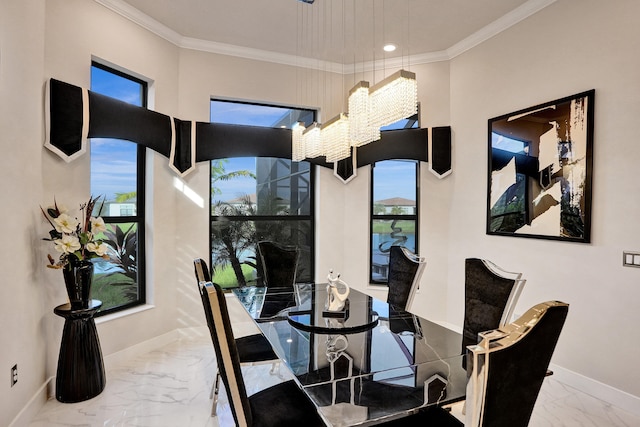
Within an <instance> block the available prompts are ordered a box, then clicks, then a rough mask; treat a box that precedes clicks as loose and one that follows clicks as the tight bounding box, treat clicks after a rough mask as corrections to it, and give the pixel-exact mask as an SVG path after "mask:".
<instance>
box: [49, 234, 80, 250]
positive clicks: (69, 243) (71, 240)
mask: <svg viewBox="0 0 640 427" xmlns="http://www.w3.org/2000/svg"><path fill="white" fill-rule="evenodd" d="M53 243H54V244H55V245H56V251H58V252H60V253H63V254H71V253H74V252H75V251H77V250H80V240H78V238H77V237H76V236H62V239H57V240H54V241H53Z"/></svg>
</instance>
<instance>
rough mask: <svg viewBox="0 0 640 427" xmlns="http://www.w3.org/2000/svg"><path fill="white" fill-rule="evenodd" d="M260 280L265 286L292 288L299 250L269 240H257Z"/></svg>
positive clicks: (292, 246)
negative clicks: (260, 266) (260, 268)
mask: <svg viewBox="0 0 640 427" xmlns="http://www.w3.org/2000/svg"><path fill="white" fill-rule="evenodd" d="M258 253H259V256H260V263H261V265H262V275H263V277H262V280H263V284H264V285H265V286H266V287H267V288H292V287H293V285H294V284H295V282H296V272H297V269H298V259H299V258H300V250H299V248H298V247H297V246H294V245H282V244H280V243H276V242H272V241H270V240H262V241H260V242H258Z"/></svg>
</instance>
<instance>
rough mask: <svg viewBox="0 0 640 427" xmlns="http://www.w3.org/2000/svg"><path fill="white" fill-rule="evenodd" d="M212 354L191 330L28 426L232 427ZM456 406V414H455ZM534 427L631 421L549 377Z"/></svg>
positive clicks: (251, 374) (261, 375)
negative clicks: (215, 396) (215, 386)
mask: <svg viewBox="0 0 640 427" xmlns="http://www.w3.org/2000/svg"><path fill="white" fill-rule="evenodd" d="M215 367H216V366H215V361H214V351H213V346H212V344H211V340H210V337H209V335H208V330H207V329H206V328H202V329H199V328H198V329H195V330H189V331H188V332H186V333H184V334H183V336H182V337H181V338H180V339H179V340H177V341H175V342H173V343H171V344H169V345H166V346H164V347H162V348H159V349H156V350H154V351H150V352H149V353H147V354H144V355H140V356H137V357H134V358H132V359H131V360H129V361H127V362H126V363H120V364H118V365H117V366H107V385H106V387H105V390H104V391H103V392H102V393H101V394H100V395H99V396H97V397H95V398H93V399H90V400H88V401H85V402H80V403H73V404H63V403H60V402H58V401H56V400H55V399H51V400H49V401H47V403H46V404H45V405H44V407H43V408H42V410H41V411H40V412H39V413H38V414H37V415H36V416H35V417H34V419H33V420H32V422H31V423H30V424H29V425H30V427H45V426H46V427H52V426H74V427H80V426H82V427H86V426H91V427H93V426H109V427H110V426H117V427H121V426H122V427H124V426H127V427H128V426H135V427H147V426H148V427H156V426H158V427H160V426H162V427H165V426H166V427H187V426H192V427H228V426H234V423H233V418H232V415H231V412H230V408H229V405H228V401H227V397H226V394H225V392H224V388H223V389H222V391H221V393H220V400H219V401H218V416H217V417H211V416H210V410H211V401H210V400H209V391H210V390H211V384H212V383H213V380H214V375H215ZM271 368H272V365H271V364H270V363H269V364H259V365H253V366H247V367H244V368H243V375H244V377H245V382H246V385H247V388H248V390H247V391H248V393H249V394H252V393H254V392H256V391H258V390H260V389H262V388H265V387H268V386H269V385H273V384H276V383H278V382H280V381H283V380H285V379H288V378H289V375H290V374H288V373H287V370H286V368H285V367H284V366H280V367H279V370H278V373H277V374H275V375H273V374H270V373H269V371H270V369H271ZM455 411H456V409H454V412H455ZM530 426H531V427H574V426H575V427H632V426H635V427H637V426H640V417H636V416H633V415H631V414H629V413H626V412H624V411H622V410H619V409H617V408H615V407H612V406H611V405H608V404H606V403H604V402H602V401H599V400H597V399H595V398H593V397H591V396H588V395H586V394H584V393H581V392H579V391H577V390H574V389H572V388H570V387H567V386H565V385H563V384H562V383H560V382H558V381H556V380H554V379H553V377H550V378H547V379H545V383H544V385H543V387H542V391H541V394H540V396H539V397H538V402H537V404H536V408H535V410H534V413H533V417H532V420H531V423H530Z"/></svg>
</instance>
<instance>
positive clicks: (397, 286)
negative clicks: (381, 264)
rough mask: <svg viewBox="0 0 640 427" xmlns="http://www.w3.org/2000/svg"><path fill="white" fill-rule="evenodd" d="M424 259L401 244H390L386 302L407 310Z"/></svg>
mask: <svg viewBox="0 0 640 427" xmlns="http://www.w3.org/2000/svg"><path fill="white" fill-rule="evenodd" d="M425 266H426V261H425V259H424V258H421V257H419V256H417V255H416V254H414V253H413V252H411V251H410V250H409V249H407V248H405V247H402V246H391V248H390V250H389V273H388V276H387V278H388V279H387V283H388V286H389V293H388V294H387V302H388V303H389V304H391V305H393V306H395V307H397V308H401V309H403V310H407V309H408V308H409V307H410V306H411V303H412V302H413V298H414V296H415V294H416V292H417V291H418V288H419V287H420V278H421V277H422V273H423V272H424V268H425Z"/></svg>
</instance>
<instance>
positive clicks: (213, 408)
mask: <svg viewBox="0 0 640 427" xmlns="http://www.w3.org/2000/svg"><path fill="white" fill-rule="evenodd" d="M219 391H220V371H217V372H216V382H215V383H214V384H213V387H212V388H211V394H212V395H213V402H212V403H211V416H212V417H215V416H216V411H217V410H218V393H219Z"/></svg>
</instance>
